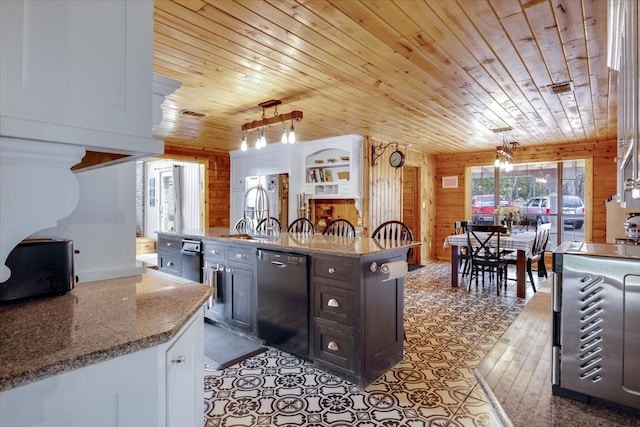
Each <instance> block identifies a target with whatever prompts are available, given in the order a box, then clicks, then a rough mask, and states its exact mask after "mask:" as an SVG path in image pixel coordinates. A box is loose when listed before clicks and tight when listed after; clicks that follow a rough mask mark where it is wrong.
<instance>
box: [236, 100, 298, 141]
mask: <svg viewBox="0 0 640 427" xmlns="http://www.w3.org/2000/svg"><path fill="white" fill-rule="evenodd" d="M280 104H282V102H281V101H278V100H276V99H272V100H270V101H265V102H261V103H260V104H258V106H259V107H261V108H262V118H261V120H255V121H253V122H247V123H245V124H243V125H242V128H241V129H242V132H243V136H242V142H241V144H240V149H241V150H242V151H246V150H247V132H251V131H254V130H257V131H258V139H257V141H256V145H255V147H256V149H258V150H259V149H261V148H263V147H266V146H267V136H266V132H265V131H266V128H267V127H268V126H270V125H272V124H275V123H282V136H281V137H280V142H282V143H283V144H293V143H295V142H296V134H295V128H294V127H293V122H294V121H298V122H299V121H300V120H302V111H297V110H294V111H292V112H290V113H286V114H279V113H278V105H280ZM271 107H274V114H273V117H269V118H267V116H266V110H267V108H271ZM287 120H291V127H290V128H289V132H288V133H287V126H286V122H287Z"/></svg>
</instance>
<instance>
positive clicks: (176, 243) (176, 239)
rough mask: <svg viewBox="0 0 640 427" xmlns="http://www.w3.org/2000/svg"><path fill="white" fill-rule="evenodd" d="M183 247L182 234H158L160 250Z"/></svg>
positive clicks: (178, 249) (172, 249) (174, 249)
mask: <svg viewBox="0 0 640 427" xmlns="http://www.w3.org/2000/svg"><path fill="white" fill-rule="evenodd" d="M181 248H182V237H180V236H166V235H162V234H161V235H159V236H158V248H157V250H158V252H170V251H180V249H181Z"/></svg>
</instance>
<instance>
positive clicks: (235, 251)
mask: <svg viewBox="0 0 640 427" xmlns="http://www.w3.org/2000/svg"><path fill="white" fill-rule="evenodd" d="M227 261H228V262H230V263H234V262H235V263H240V264H247V265H255V263H256V249H255V248H254V247H240V246H230V247H227Z"/></svg>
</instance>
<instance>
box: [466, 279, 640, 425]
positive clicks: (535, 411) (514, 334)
mask: <svg viewBox="0 0 640 427" xmlns="http://www.w3.org/2000/svg"><path fill="white" fill-rule="evenodd" d="M476 376H477V377H478V380H479V383H480V385H481V386H482V387H483V388H485V389H487V388H488V390H487V395H488V398H489V400H491V401H492V403H493V404H494V405H496V410H497V412H498V413H499V414H500V413H501V414H503V415H506V417H505V418H506V419H503V421H504V423H505V424H507V425H509V424H511V425H514V426H581V427H591V426H638V425H640V411H637V410H634V409H632V408H627V407H623V406H619V405H615V404H613V403H610V402H605V401H602V400H600V399H592V401H591V402H590V403H588V404H584V403H580V402H576V401H573V400H570V399H567V398H564V397H559V396H554V395H552V393H551V279H549V280H548V281H547V282H546V283H545V285H544V286H541V289H539V290H538V292H537V293H536V295H535V296H534V297H533V298H531V300H530V301H529V302H528V304H527V306H526V307H525V308H524V309H523V310H522V312H521V313H520V315H519V316H518V318H517V319H516V320H515V321H514V322H513V323H512V324H511V326H510V327H509V328H508V329H507V331H506V332H505V333H504V335H503V336H502V337H501V338H500V339H499V340H498V342H497V343H496V344H495V345H494V347H493V348H492V349H491V350H490V351H489V353H488V354H487V355H486V357H485V358H484V359H483V360H482V362H481V363H480V365H479V367H478V369H477V371H476Z"/></svg>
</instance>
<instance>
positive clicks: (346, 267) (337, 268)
mask: <svg viewBox="0 0 640 427" xmlns="http://www.w3.org/2000/svg"><path fill="white" fill-rule="evenodd" d="M357 272H358V269H357V268H356V265H355V263H353V262H348V261H340V260H339V259H335V258H331V259H323V258H316V259H314V263H313V275H314V276H316V277H323V278H326V279H333V280H342V281H348V282H350V281H352V280H354V275H355V274H357ZM356 278H357V276H356Z"/></svg>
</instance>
